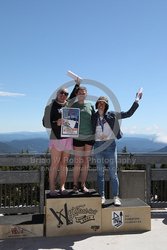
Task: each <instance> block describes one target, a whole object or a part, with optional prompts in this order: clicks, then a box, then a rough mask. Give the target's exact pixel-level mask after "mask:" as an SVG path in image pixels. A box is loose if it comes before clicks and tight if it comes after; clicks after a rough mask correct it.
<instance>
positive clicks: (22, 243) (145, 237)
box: [0, 210, 167, 250]
mask: <svg viewBox="0 0 167 250" xmlns="http://www.w3.org/2000/svg"><path fill="white" fill-rule="evenodd" d="M151 227H152V229H151V231H149V232H143V233H137V234H119V235H111V234H105V235H104V234H103V235H102V234H100V235H80V236H67V237H54V238H45V237H43V238H24V239H7V240H0V250H42V249H44V250H46V249H52V250H53V249H67V250H70V249H75V250H91V249H92V250H93V249H95V250H98V249H100V250H103V249H110V250H162V249H167V211H166V210H165V211H153V212H152V219H151Z"/></svg>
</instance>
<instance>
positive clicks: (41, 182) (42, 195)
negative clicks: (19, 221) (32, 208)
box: [39, 166, 45, 214]
mask: <svg viewBox="0 0 167 250" xmlns="http://www.w3.org/2000/svg"><path fill="white" fill-rule="evenodd" d="M39 171H40V204H39V212H40V214H43V213H44V195H45V194H44V179H45V178H44V177H45V167H44V166H41V167H40V170H39Z"/></svg>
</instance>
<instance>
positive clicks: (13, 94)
mask: <svg viewBox="0 0 167 250" xmlns="http://www.w3.org/2000/svg"><path fill="white" fill-rule="evenodd" d="M0 96H25V94H22V93H15V92H6V91H0Z"/></svg>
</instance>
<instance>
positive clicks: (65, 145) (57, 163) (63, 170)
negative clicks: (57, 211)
mask: <svg viewBox="0 0 167 250" xmlns="http://www.w3.org/2000/svg"><path fill="white" fill-rule="evenodd" d="M78 87H79V81H77V82H76V85H75V87H74V89H73V91H72V93H71V95H70V97H69V99H67V98H68V90H67V89H66V88H60V89H59V90H58V91H57V94H56V98H55V99H53V100H52V102H51V104H49V105H48V106H47V107H46V108H45V115H44V118H43V125H44V127H46V128H51V133H50V141H49V150H50V153H51V165H50V168H49V186H50V193H49V195H50V196H52V197H56V196H57V195H58V194H59V192H57V191H56V190H55V180H56V178H57V175H58V170H59V177H60V193H61V194H62V195H66V194H68V192H67V190H66V189H65V182H66V177H67V163H68V159H69V155H70V150H72V148H73V147H72V140H73V139H72V138H67V137H61V125H62V123H63V120H62V118H61V109H62V108H63V107H66V106H68V103H69V100H70V99H72V98H73V97H75V93H76V90H77V88H78Z"/></svg>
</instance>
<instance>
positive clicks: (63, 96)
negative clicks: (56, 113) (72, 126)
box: [57, 88, 68, 103]
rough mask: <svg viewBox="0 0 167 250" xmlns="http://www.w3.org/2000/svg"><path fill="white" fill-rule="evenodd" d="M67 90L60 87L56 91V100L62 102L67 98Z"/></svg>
mask: <svg viewBox="0 0 167 250" xmlns="http://www.w3.org/2000/svg"><path fill="white" fill-rule="evenodd" d="M67 97H68V91H67V89H65V88H62V89H60V90H59V91H58V93H57V101H58V102H60V103H64V102H65V101H66V100H67Z"/></svg>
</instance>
